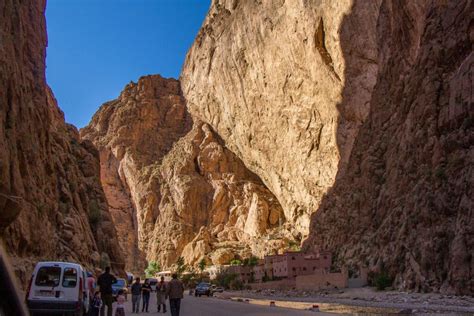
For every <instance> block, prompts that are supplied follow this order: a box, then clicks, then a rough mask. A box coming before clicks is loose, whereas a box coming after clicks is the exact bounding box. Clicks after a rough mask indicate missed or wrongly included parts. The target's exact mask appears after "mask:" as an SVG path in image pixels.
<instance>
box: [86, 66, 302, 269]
mask: <svg viewBox="0 0 474 316" xmlns="http://www.w3.org/2000/svg"><path fill="white" fill-rule="evenodd" d="M81 136H82V137H83V138H84V139H88V140H91V141H92V142H93V143H94V144H95V145H96V146H97V148H98V149H99V150H100V156H101V179H102V184H103V186H104V189H105V192H106V196H107V200H108V202H109V208H110V211H111V213H112V216H113V219H114V223H115V225H116V227H117V229H118V231H119V236H121V237H120V238H121V239H120V243H121V246H122V248H123V249H124V250H125V251H126V252H127V253H132V251H131V250H133V251H134V252H135V253H137V254H138V255H139V256H141V257H142V258H145V257H146V258H147V259H148V260H156V261H158V262H160V263H161V264H162V265H163V266H165V267H169V266H170V265H172V264H174V263H175V262H176V259H177V258H178V257H179V256H183V257H184V258H185V260H186V262H187V263H189V264H196V263H197V262H198V261H199V260H201V259H203V258H204V259H206V260H207V261H208V262H209V263H211V262H214V263H228V262H229V261H230V260H231V259H233V258H234V256H239V255H240V256H244V257H246V256H250V254H251V253H254V254H260V255H263V254H265V253H267V252H271V251H277V250H279V249H281V248H284V247H286V246H287V244H288V241H290V240H292V239H293V238H292V236H291V234H289V233H288V231H289V228H288V227H287V224H285V219H284V217H283V214H282V213H283V212H282V209H281V206H280V205H279V203H278V201H277V200H276V199H275V197H274V196H273V195H272V194H271V193H270V191H268V189H267V188H266V187H265V186H264V185H263V183H262V182H261V180H260V179H259V178H258V177H257V176H256V175H255V174H253V173H252V172H250V171H249V170H248V169H247V168H246V167H245V166H244V164H243V163H242V162H241V161H240V160H239V159H238V158H237V157H236V156H235V155H234V154H233V153H232V152H230V151H229V150H228V149H227V148H226V147H225V145H224V144H223V142H222V141H221V140H220V138H219V137H218V136H217V135H216V134H215V133H214V132H213V131H212V129H211V128H210V127H209V126H208V125H206V124H203V123H200V122H198V121H196V122H194V123H193V120H192V118H191V116H190V115H189V113H188V111H187V108H186V105H185V101H184V99H183V97H182V95H181V88H180V84H179V82H178V81H177V80H174V79H164V78H162V77H160V76H159V75H155V76H146V77H142V78H140V80H138V82H137V83H130V84H129V85H127V86H126V87H125V89H124V91H123V92H122V93H121V95H120V97H119V98H118V99H116V100H113V101H110V102H107V103H105V104H104V105H103V106H102V107H101V108H100V110H99V111H98V112H97V113H96V114H95V115H94V117H93V119H92V121H91V123H90V124H89V126H87V127H86V128H84V129H82V130H81ZM270 235H271V236H270ZM263 240H266V241H267V242H266V243H262V241H263ZM133 260H135V258H131V257H130V258H128V259H127V266H129V267H130V268H132V269H138V268H139V265H137V263H136V262H134V261H133Z"/></svg>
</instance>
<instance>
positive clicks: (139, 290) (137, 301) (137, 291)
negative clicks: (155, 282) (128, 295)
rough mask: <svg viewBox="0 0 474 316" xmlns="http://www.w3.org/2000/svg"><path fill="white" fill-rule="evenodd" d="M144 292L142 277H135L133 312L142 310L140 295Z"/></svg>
mask: <svg viewBox="0 0 474 316" xmlns="http://www.w3.org/2000/svg"><path fill="white" fill-rule="evenodd" d="M141 294H142V285H141V284H140V278H136V279H135V283H133V284H132V314H133V313H137V314H138V312H139V311H140V297H141Z"/></svg>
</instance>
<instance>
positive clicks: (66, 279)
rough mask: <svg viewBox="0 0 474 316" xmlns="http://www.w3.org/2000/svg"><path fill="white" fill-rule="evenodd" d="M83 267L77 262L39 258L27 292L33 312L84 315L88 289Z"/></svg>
mask: <svg viewBox="0 0 474 316" xmlns="http://www.w3.org/2000/svg"><path fill="white" fill-rule="evenodd" d="M86 279H87V274H86V270H85V269H84V268H83V267H82V266H81V265H80V264H77V263H70V262H38V263H37V264H36V267H35V269H34V271H33V275H32V277H31V280H30V285H29V287H28V290H27V292H26V293H27V294H26V304H27V306H28V309H29V310H30V314H31V315H32V316H36V315H68V316H69V315H74V316H83V315H86V314H87V312H88V310H89V291H88V288H87V282H86Z"/></svg>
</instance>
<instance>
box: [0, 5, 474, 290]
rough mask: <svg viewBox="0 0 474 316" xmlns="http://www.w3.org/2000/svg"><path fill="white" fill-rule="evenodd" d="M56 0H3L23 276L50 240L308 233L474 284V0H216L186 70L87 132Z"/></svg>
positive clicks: (80, 258)
mask: <svg viewBox="0 0 474 316" xmlns="http://www.w3.org/2000/svg"><path fill="white" fill-rule="evenodd" d="M45 5H46V4H45V1H33V0H29V1H24V2H21V3H20V4H18V3H16V2H15V1H0V8H1V9H2V10H1V11H0V12H2V15H1V16H0V17H1V19H0V35H1V38H2V43H1V47H0V61H1V63H0V70H1V72H0V91H2V93H1V94H0V106H1V111H0V124H1V125H0V147H1V148H2V151H1V152H0V172H1V173H0V175H1V177H0V220H1V221H0V229H1V230H0V236H1V238H2V240H3V241H4V243H5V245H6V248H7V250H8V252H9V253H10V254H11V255H12V257H13V261H14V263H15V268H16V272H17V274H18V276H19V277H20V279H21V280H23V281H24V280H25V278H26V277H27V275H28V273H30V271H31V269H32V267H33V264H34V262H36V261H37V260H40V259H41V260H52V259H64V260H74V261H77V262H81V263H83V264H85V265H86V266H87V267H88V268H91V269H92V268H93V267H98V266H100V265H103V264H104V262H108V263H110V264H112V267H113V268H114V270H115V271H117V272H119V273H123V272H124V271H132V272H135V273H140V272H142V271H143V269H144V268H145V266H146V264H147V262H150V261H156V262H159V263H160V264H161V266H162V267H163V268H173V266H174V264H175V263H176V261H177V259H178V258H179V257H181V256H182V257H183V258H184V260H185V262H186V263H187V264H189V265H192V266H196V265H197V264H198V262H200V261H201V260H203V259H204V260H205V261H206V262H207V263H208V264H216V265H217V264H227V263H229V262H230V261H231V260H232V259H234V258H237V257H239V258H248V257H250V256H257V257H263V256H264V255H268V254H273V253H277V252H281V251H283V250H286V249H288V248H289V247H292V246H293V247H294V246H296V247H298V248H302V249H303V250H307V251H311V250H315V251H317V250H327V251H330V252H332V254H333V258H334V259H335V261H334V265H335V266H336V267H343V266H349V267H367V268H369V270H370V271H382V270H383V271H386V272H387V273H388V274H389V275H390V276H391V277H392V278H393V279H394V286H395V287H396V288H397V289H400V290H402V289H403V290H415V291H419V292H431V291H437V292H441V293H449V294H461V295H466V294H467V295H472V294H473V293H474V281H473V280H474V258H473V257H474V216H473V214H472V212H473V210H474V193H473V191H472V190H473V189H472V188H473V183H474V149H473V148H474V146H473V145H474V131H473V129H474V124H473V122H474V102H473V86H474V85H473V71H472V69H473V60H474V57H473V52H472V42H473V41H474V23H473V20H474V19H473V12H474V4H473V2H472V1H470V0H461V1H401V2H395V1H389V0H386V1H382V0H375V1H352V0H343V1H330V0H327V1H326V0H320V1H306V0H305V1H296V0H295V1H290V0H286V1H285V0H260V1H243V0H213V1H212V4H211V7H210V9H209V12H208V15H207V17H206V19H205V21H204V22H203V25H202V27H201V29H200V31H199V33H198V35H197V37H196V39H195V41H194V44H193V45H192V47H191V48H190V50H189V51H188V54H187V57H186V60H185V61H184V66H183V69H182V71H181V76H180V78H179V80H176V79H172V78H169V79H167V78H163V77H161V76H160V75H158V74H156V75H145V76H143V77H141V78H139V79H138V81H137V82H130V83H129V84H128V85H126V86H125V88H124V89H123V91H122V92H121V93H120V94H119V92H118V91H117V95H118V97H117V98H116V99H115V100H111V101H108V102H105V103H104V104H103V105H102V106H101V107H100V108H99V109H98V111H97V112H96V114H95V115H94V116H93V118H92V119H91V121H90V123H89V125H87V126H86V127H84V128H82V129H81V130H80V131H78V130H77V129H76V128H75V127H74V126H72V125H69V124H66V123H65V121H64V115H63V114H62V112H61V110H60V109H59V107H58V105H57V104H56V100H55V98H54V96H53V93H52V92H51V90H50V89H49V87H48V85H47V83H46V79H45V50H46V45H47V35H46V25H45V17H44V10H45ZM105 236H106V237H105Z"/></svg>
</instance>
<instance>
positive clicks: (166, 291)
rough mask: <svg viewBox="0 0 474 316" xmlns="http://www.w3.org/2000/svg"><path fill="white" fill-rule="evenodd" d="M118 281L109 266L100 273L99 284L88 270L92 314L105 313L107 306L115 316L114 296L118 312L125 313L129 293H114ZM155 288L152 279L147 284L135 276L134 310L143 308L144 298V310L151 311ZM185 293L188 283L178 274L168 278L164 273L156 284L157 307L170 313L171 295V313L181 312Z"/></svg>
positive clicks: (136, 311)
mask: <svg viewBox="0 0 474 316" xmlns="http://www.w3.org/2000/svg"><path fill="white" fill-rule="evenodd" d="M116 282H117V279H116V278H115V276H114V275H113V274H111V273H110V268H109V267H107V268H105V272H104V273H102V274H101V275H100V276H99V278H98V279H97V284H95V279H94V278H93V276H92V274H88V279H87V283H88V287H89V291H90V297H91V302H90V309H89V310H90V316H99V314H100V316H105V309H107V316H112V314H113V306H112V305H113V302H114V300H115V301H116V302H117V304H116V307H115V316H125V301H126V297H125V294H124V293H123V290H120V291H118V293H117V296H116V297H115V298H114V297H113V291H112V284H114V283H116ZM96 285H97V286H98V287H99V289H100V290H99V291H96V290H95V288H96ZM151 292H152V288H151V286H150V283H149V282H148V279H145V281H144V282H143V284H142V283H141V282H140V278H136V279H135V282H134V283H133V284H132V286H131V294H132V314H133V313H137V314H138V313H139V312H140V301H142V313H143V312H146V313H148V309H149V305H150V296H151ZM183 293H184V286H183V283H182V282H181V281H179V280H178V275H177V274H173V275H172V280H171V281H169V282H165V280H164V277H161V280H160V281H159V282H158V283H157V285H156V300H157V311H158V312H161V311H162V312H163V313H166V300H167V299H169V304H170V312H171V316H179V311H180V305H181V299H182V298H183Z"/></svg>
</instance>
